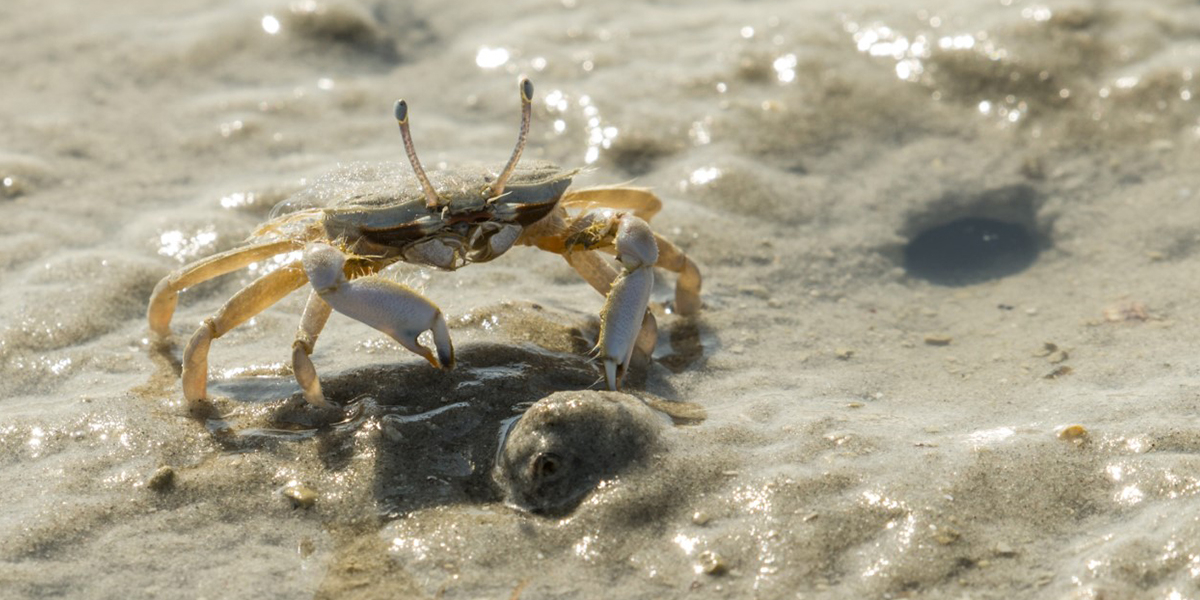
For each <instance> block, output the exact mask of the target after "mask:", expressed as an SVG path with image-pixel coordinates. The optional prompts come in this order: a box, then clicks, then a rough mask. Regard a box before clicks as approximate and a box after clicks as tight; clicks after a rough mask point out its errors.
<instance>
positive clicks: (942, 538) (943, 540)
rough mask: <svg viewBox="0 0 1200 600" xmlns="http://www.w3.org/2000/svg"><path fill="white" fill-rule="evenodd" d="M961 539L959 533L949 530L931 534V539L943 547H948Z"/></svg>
mask: <svg viewBox="0 0 1200 600" xmlns="http://www.w3.org/2000/svg"><path fill="white" fill-rule="evenodd" d="M961 537H962V534H961V533H959V532H957V531H955V530H953V529H949V528H946V529H942V530H940V531H938V532H937V533H935V534H933V539H934V540H936V541H937V543H939V544H941V545H943V546H949V545H950V544H953V543H954V542H957V541H958V539H959V538H961Z"/></svg>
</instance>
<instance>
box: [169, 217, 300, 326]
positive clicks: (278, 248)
mask: <svg viewBox="0 0 1200 600" xmlns="http://www.w3.org/2000/svg"><path fill="white" fill-rule="evenodd" d="M294 249H295V243H293V242H291V241H286V240H285V241H275V242H266V243H262V244H255V245H253V246H243V247H241V248H234V249H232V250H228V251H225V252H222V253H220V254H214V255H212V256H210V257H208V258H205V259H203V260H200V261H196V262H194V263H192V264H190V265H187V266H185V267H183V268H182V269H179V270H178V271H175V272H173V273H171V274H170V275H167V276H166V277H163V278H162V281H159V282H158V285H156V286H154V293H153V294H151V295H150V307H149V308H148V309H146V319H147V320H148V321H150V330H151V331H153V332H154V333H156V334H158V335H159V336H161V337H167V336H168V335H170V334H171V315H173V314H175V303H176V302H178V301H179V291H180V290H182V289H184V288H188V287H191V286H193V285H196V284H197V283H201V282H204V281H208V280H209V279H212V278H214V277H219V276H221V275H224V274H226V273H230V272H232V271H236V270H238V269H240V268H242V267H244V266H246V265H248V264H250V263H252V262H257V261H260V260H263V259H266V258H270V257H272V256H275V255H276V254H282V253H284V252H288V251H290V250H294Z"/></svg>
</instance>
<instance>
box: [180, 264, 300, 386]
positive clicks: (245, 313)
mask: <svg viewBox="0 0 1200 600" xmlns="http://www.w3.org/2000/svg"><path fill="white" fill-rule="evenodd" d="M305 281H307V278H306V277H305V275H304V269H302V268H301V266H300V261H296V262H294V263H291V264H289V265H285V266H283V267H280V268H279V269H276V270H274V271H271V272H270V273H267V274H266V275H263V276H262V277H259V278H258V279H256V280H254V283H251V284H250V285H248V286H246V287H244V288H242V290H241V291H240V292H238V293H237V294H234V296H233V297H232V298H230V299H229V301H228V302H226V303H225V305H224V306H222V307H221V310H219V311H217V314H216V316H213V317H210V318H208V319H205V320H204V323H202V324H201V325H200V328H199V329H197V330H196V333H195V334H193V335H192V339H191V341H189V342H188V345H187V348H185V349H184V350H183V374H182V377H181V379H183V397H184V398H186V399H187V400H188V402H191V403H192V405H193V408H194V407H195V404H196V403H197V402H199V401H201V400H203V399H204V398H205V396H206V394H207V390H208V347H209V345H211V344H212V341H213V340H215V339H217V338H219V337H221V336H223V335H225V334H226V333H228V332H229V330H231V329H233V328H234V327H237V326H238V325H241V324H242V323H244V322H246V320H248V319H249V318H250V317H253V316H254V315H257V314H258V313H260V312H262V311H263V310H264V309H266V308H267V307H268V306H271V305H272V304H275V303H276V302H278V301H280V300H281V299H283V297H284V296H286V295H288V294H290V293H291V292H292V291H294V290H295V289H296V288H298V287H300V286H302V285H304V282H305Z"/></svg>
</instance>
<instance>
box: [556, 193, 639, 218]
mask: <svg viewBox="0 0 1200 600" xmlns="http://www.w3.org/2000/svg"><path fill="white" fill-rule="evenodd" d="M560 205H561V206H562V207H563V208H584V209H590V208H615V209H621V210H628V211H630V212H632V213H633V216H635V217H638V218H639V219H642V220H643V221H649V220H650V219H651V218H653V217H654V215H657V214H658V211H660V210H662V200H659V199H658V196H655V195H654V194H653V193H652V192H651V191H650V190H648V189H645V188H634V187H597V188H588V189H584V190H571V191H568V192H567V193H566V194H564V195H563V198H562V201H561V202H560Z"/></svg>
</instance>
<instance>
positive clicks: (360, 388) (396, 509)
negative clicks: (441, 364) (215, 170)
mask: <svg viewBox="0 0 1200 600" xmlns="http://www.w3.org/2000/svg"><path fill="white" fill-rule="evenodd" d="M457 359H458V360H457V362H458V364H457V365H456V366H455V368H454V369H452V370H449V371H441V370H437V369H432V368H430V367H429V365H427V364H425V363H423V362H422V363H417V362H415V361H413V362H408V363H405V364H400V365H376V366H369V367H364V368H360V369H354V370H352V371H347V372H345V373H341V374H338V375H334V376H330V377H327V378H326V379H325V380H324V381H323V388H324V392H325V394H326V397H327V398H329V399H330V400H331V401H332V402H334V403H335V404H337V405H339V406H336V407H331V408H326V409H321V408H314V407H311V406H309V405H308V404H306V403H305V402H304V400H303V398H302V397H301V396H300V395H299V394H298V393H295V394H292V395H291V396H290V397H288V398H287V399H285V400H282V401H279V402H277V403H271V404H270V405H266V406H260V407H258V408H259V410H257V411H254V413H253V414H254V416H252V417H250V418H245V417H243V418H238V417H235V416H227V417H226V418H225V419H220V420H217V419H210V420H209V429H210V430H211V431H212V433H213V435H214V439H216V440H217V441H218V442H219V443H221V444H222V445H223V446H224V449H225V450H226V451H227V452H247V451H272V449H273V448H276V447H278V446H280V445H286V444H291V443H296V442H300V441H305V440H312V441H313V442H314V443H315V444H316V449H317V455H318V456H319V459H320V461H321V463H322V465H323V468H324V469H325V470H326V471H328V472H340V471H343V470H346V469H349V468H351V466H352V463H353V462H354V461H356V460H358V459H361V458H362V457H363V456H364V455H370V456H373V461H374V477H373V483H372V485H373V493H374V496H375V499H376V504H377V507H378V510H379V513H380V514H381V516H383V517H384V518H387V519H392V518H397V517H400V516H402V515H405V514H408V513H411V512H414V511H418V510H420V509H423V508H428V507H433V506H445V505H455V504H476V505H477V504H490V503H494V502H501V501H504V498H503V497H502V493H501V492H500V490H499V489H498V488H497V486H496V484H495V483H494V482H493V481H492V470H493V467H494V466H495V463H496V456H497V452H498V450H499V449H500V447H501V444H502V443H503V440H504V437H505V435H506V432H507V431H509V430H510V428H511V427H512V426H513V425H514V424H515V423H516V421H517V420H518V419H519V418H520V417H521V415H523V414H524V413H525V411H526V410H528V409H529V407H530V406H532V405H533V404H534V403H536V402H537V401H538V400H541V399H542V398H544V397H546V396H549V395H551V394H553V393H554V392H558V391H566V390H587V389H600V388H601V387H602V384H601V381H600V379H599V373H598V371H597V369H596V365H595V363H594V362H593V361H592V360H590V359H589V358H588V357H587V356H586V355H584V354H575V353H564V352H555V351H550V350H547V349H545V348H543V347H541V346H538V345H536V344H533V343H519V344H515V345H514V344H490V343H483V344H473V345H469V346H466V347H464V348H461V349H460V350H459V352H458V356H457ZM646 379H647V369H646V368H645V366H644V365H643V366H642V367H641V368H637V369H634V370H631V372H630V374H629V377H628V378H627V380H626V383H627V384H629V385H630V387H632V388H633V389H640V388H641V387H642V386H643V385H644V384H645V383H646ZM260 385H262V384H260ZM267 385H268V386H269V387H275V386H281V385H284V384H283V383H281V382H274V383H270V384H267ZM638 395H639V396H643V395H647V394H645V393H643V392H639V393H638ZM364 434H365V435H364ZM364 440H365V444H366V445H365V446H364Z"/></svg>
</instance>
